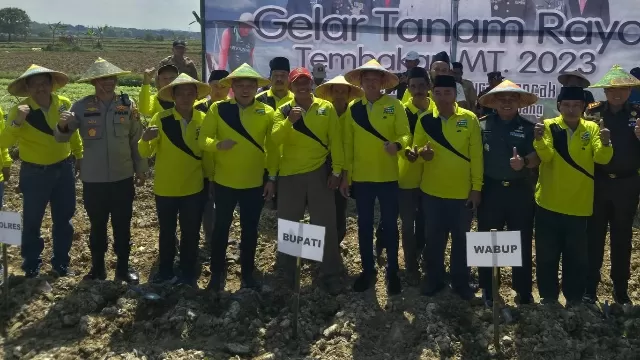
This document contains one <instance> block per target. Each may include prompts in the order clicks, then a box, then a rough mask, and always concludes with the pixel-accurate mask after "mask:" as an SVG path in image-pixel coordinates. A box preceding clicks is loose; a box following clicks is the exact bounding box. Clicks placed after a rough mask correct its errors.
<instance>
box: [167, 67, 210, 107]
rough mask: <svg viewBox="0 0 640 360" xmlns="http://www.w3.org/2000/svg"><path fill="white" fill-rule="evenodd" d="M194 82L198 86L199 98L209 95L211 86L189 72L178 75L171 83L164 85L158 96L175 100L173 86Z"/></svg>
mask: <svg viewBox="0 0 640 360" xmlns="http://www.w3.org/2000/svg"><path fill="white" fill-rule="evenodd" d="M186 84H193V85H195V86H196V88H198V100H200V99H203V98H205V97H207V95H209V93H210V92H211V88H210V87H209V85H207V84H205V83H203V82H200V81H198V80H196V79H194V78H192V77H191V76H189V75H187V74H184V73H182V74H180V75H178V77H177V78H176V79H175V80H173V81H172V82H171V84H169V85H167V86H165V87H163V88H162V89H160V91H158V97H159V98H160V99H161V100H164V101H175V100H174V98H173V88H174V87H176V86H178V85H186Z"/></svg>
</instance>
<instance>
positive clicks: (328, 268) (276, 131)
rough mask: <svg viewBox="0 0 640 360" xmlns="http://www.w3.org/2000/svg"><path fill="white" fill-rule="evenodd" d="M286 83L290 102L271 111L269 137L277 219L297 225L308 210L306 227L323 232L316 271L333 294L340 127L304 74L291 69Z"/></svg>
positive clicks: (335, 287) (336, 287) (336, 263)
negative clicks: (276, 159)
mask: <svg viewBox="0 0 640 360" xmlns="http://www.w3.org/2000/svg"><path fill="white" fill-rule="evenodd" d="M289 83H290V84H291V89H292V90H293V93H294V96H295V97H294V99H293V100H292V101H290V102H288V103H287V104H285V105H283V106H281V107H280V108H279V109H278V110H276V115H275V120H274V127H273V133H272V135H271V136H272V138H273V141H274V142H275V144H276V145H278V146H282V157H281V159H280V166H279V168H280V173H279V179H278V189H279V191H278V193H279V196H278V217H280V218H283V219H286V220H290V221H295V222H297V221H300V220H302V218H303V217H304V211H305V208H308V209H309V215H310V216H311V223H312V224H315V225H319V226H323V227H324V228H325V231H326V232H325V242H324V243H325V245H324V257H323V259H322V267H321V270H322V273H323V276H324V281H323V282H324V284H325V285H326V287H327V290H328V291H329V293H332V294H336V293H337V292H338V291H339V290H340V282H339V281H338V280H339V279H338V276H337V275H339V274H340V272H341V270H342V259H341V257H340V245H339V241H338V231H337V226H336V214H335V212H336V206H335V199H334V191H335V190H336V189H337V188H338V185H340V176H341V174H342V168H343V163H344V154H343V151H342V134H341V127H340V124H339V123H338V114H337V113H336V110H335V108H334V107H333V105H331V103H330V102H328V101H327V100H322V99H320V98H317V97H315V96H313V94H312V93H311V86H312V84H313V78H312V77H311V73H310V72H309V70H307V69H305V68H295V69H293V70H292V71H291V74H290V75H289ZM288 259H293V258H292V257H288ZM285 264H290V262H289V261H285Z"/></svg>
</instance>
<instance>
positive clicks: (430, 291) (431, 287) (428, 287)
mask: <svg viewBox="0 0 640 360" xmlns="http://www.w3.org/2000/svg"><path fill="white" fill-rule="evenodd" d="M445 286H446V285H445V284H444V283H435V282H431V281H429V280H426V279H425V280H423V283H422V288H421V289H420V292H421V293H422V295H425V296H435V295H436V294H438V293H439V292H440V291H442V290H444V288H445Z"/></svg>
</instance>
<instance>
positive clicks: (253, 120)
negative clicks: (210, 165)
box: [198, 64, 280, 291]
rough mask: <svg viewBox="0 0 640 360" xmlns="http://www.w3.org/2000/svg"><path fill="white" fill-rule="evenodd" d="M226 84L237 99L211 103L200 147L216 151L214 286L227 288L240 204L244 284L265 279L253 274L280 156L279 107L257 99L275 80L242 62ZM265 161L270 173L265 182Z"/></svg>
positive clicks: (254, 284)
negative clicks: (230, 249) (230, 246)
mask: <svg viewBox="0 0 640 360" xmlns="http://www.w3.org/2000/svg"><path fill="white" fill-rule="evenodd" d="M221 83H222V84H223V85H231V89H232V90H233V94H234V98H233V99H230V100H225V101H219V102H217V103H214V104H213V105H211V108H210V109H209V112H208V113H207V117H206V118H205V120H204V124H203V126H202V129H201V131H200V136H199V138H198V144H199V145H200V148H201V149H202V150H203V151H206V152H210V153H213V154H214V167H215V175H214V188H215V198H214V201H215V206H216V215H215V217H216V222H215V225H214V230H213V241H212V246H211V282H210V283H209V288H210V289H211V290H213V291H219V290H222V289H224V280H225V279H226V276H225V272H226V269H225V266H226V261H225V258H226V252H227V245H228V241H229V228H230V227H231V223H232V222H233V218H234V217H233V213H234V210H235V208H236V205H238V204H239V205H240V224H241V227H242V235H241V239H240V267H241V271H242V286H243V287H246V288H253V289H259V288H260V283H259V282H258V281H256V280H255V278H254V276H253V271H254V267H255V253H256V245H257V241H258V222H259V220H260V214H261V213H262V207H263V203H264V201H265V200H271V199H272V198H273V194H274V190H275V180H276V173H277V171H278V160H279V157H280V154H279V151H278V147H277V146H275V144H274V143H273V141H272V139H271V131H272V130H273V115H274V111H273V109H272V108H271V107H270V106H269V105H265V104H263V103H261V102H259V101H256V99H255V96H256V92H257V91H258V87H259V86H265V85H267V84H269V80H267V79H265V78H263V77H262V76H260V74H258V73H257V72H256V71H255V70H254V69H253V68H252V67H251V66H249V65H247V64H242V65H241V66H240V67H238V68H237V69H236V70H235V71H233V72H232V73H231V74H230V75H229V76H227V77H226V78H224V79H222V80H221ZM265 163H266V166H267V169H268V173H269V174H268V181H267V183H266V184H263V175H264V167H265Z"/></svg>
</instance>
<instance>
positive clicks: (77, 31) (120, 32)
mask: <svg viewBox="0 0 640 360" xmlns="http://www.w3.org/2000/svg"><path fill="white" fill-rule="evenodd" d="M64 25H65V30H63V31H62V32H61V33H58V34H60V35H62V34H66V35H85V34H86V33H87V31H88V30H89V29H91V27H88V26H84V25H71V24H64ZM107 25H108V24H107ZM194 28H198V25H197V24H194ZM149 34H150V35H152V36H153V37H162V38H164V39H187V40H188V39H200V32H199V31H198V32H193V31H191V32H190V31H181V30H168V29H160V30H157V29H156V30H152V29H136V28H121V27H108V28H107V30H106V31H105V34H104V36H105V37H109V38H128V39H136V38H140V39H143V38H145V36H148V35H149ZM31 36H44V37H51V30H49V26H48V25H47V24H43V23H39V22H35V21H33V22H31Z"/></svg>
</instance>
